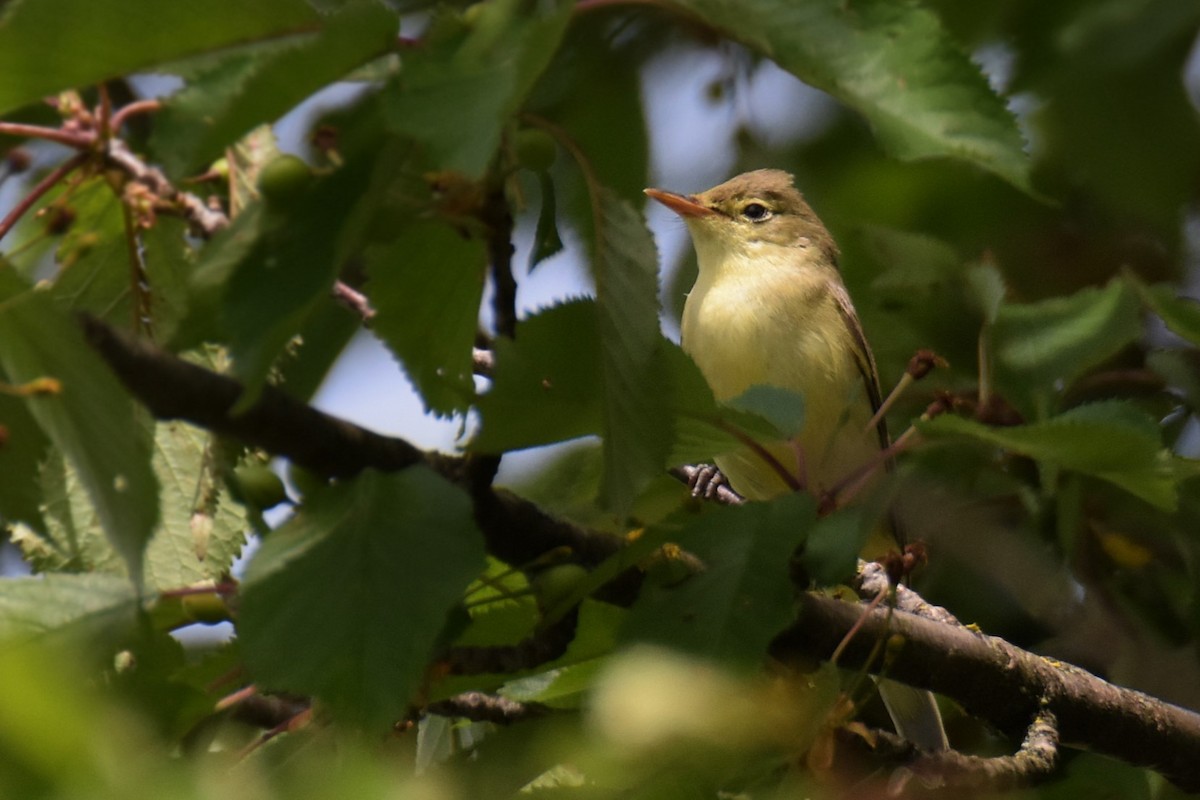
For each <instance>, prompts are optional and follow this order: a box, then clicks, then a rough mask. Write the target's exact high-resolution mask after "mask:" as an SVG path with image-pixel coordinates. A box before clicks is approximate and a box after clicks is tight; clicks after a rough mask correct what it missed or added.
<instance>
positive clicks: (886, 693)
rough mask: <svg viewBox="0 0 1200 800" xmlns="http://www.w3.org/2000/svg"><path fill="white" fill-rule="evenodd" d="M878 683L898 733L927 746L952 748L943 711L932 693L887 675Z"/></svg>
mask: <svg viewBox="0 0 1200 800" xmlns="http://www.w3.org/2000/svg"><path fill="white" fill-rule="evenodd" d="M876 683H877V685H878V686H879V696H880V697H882V698H883V704H884V706H886V707H887V710H888V714H889V715H890V716H891V718H892V724H893V725H895V726H896V733H898V734H900V735H901V736H902V737H904V738H905V739H907V740H908V741H910V742H912V743H913V744H915V745H917V746H918V747H920V748H922V749H924V750H929V751H934V752H936V751H939V750H948V749H950V742H949V741H947V739H946V729H945V728H944V727H943V726H942V715H941V712H939V711H938V707H937V701H936V700H934V699H933V694H932V693H930V692H927V691H925V690H924V689H914V688H913V687H911V686H906V685H905V684H903V683H896V682H895V681H890V680H888V679H887V678H880V679H879V680H878V681H876Z"/></svg>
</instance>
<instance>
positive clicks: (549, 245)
mask: <svg viewBox="0 0 1200 800" xmlns="http://www.w3.org/2000/svg"><path fill="white" fill-rule="evenodd" d="M538 181H539V183H540V184H541V187H542V207H541V210H540V211H538V219H537V229H536V230H535V231H534V233H533V247H532V248H531V249H530V250H529V271H530V272H533V268H534V267H536V266H537V265H538V264H540V263H542V262H543V261H545V260H546V259H547V258H550V256H553V255H555V254H557V253H559V252H561V251H562V249H563V242H562V237H560V236H559V235H558V210H557V207H556V206H557V199H556V197H555V193H554V178H553V177H551V175H550V173H549V172H542V173H540V174H539V175H538Z"/></svg>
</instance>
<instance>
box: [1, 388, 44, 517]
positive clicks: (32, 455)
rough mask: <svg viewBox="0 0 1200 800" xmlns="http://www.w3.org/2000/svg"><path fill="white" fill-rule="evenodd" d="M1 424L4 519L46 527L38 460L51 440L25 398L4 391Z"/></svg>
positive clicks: (2, 504) (42, 456) (41, 457)
mask: <svg viewBox="0 0 1200 800" xmlns="http://www.w3.org/2000/svg"><path fill="white" fill-rule="evenodd" d="M0 428H3V431H2V435H3V440H4V443H3V445H2V446H0V475H3V476H4V479H3V480H0V519H2V520H3V522H4V523H7V524H11V523H14V522H23V523H25V524H26V525H29V526H30V527H31V528H33V529H35V530H44V529H45V523H44V522H43V520H42V511H41V509H40V508H39V505H40V503H41V499H42V493H41V489H40V487H39V486H38V464H40V463H41V461H42V459H43V458H44V457H45V455H46V451H47V448H48V447H49V446H50V440H49V439H47V438H46V434H44V433H42V429H41V428H40V427H38V424H37V421H36V420H34V418H33V415H32V414H30V413H29V409H28V408H26V405H25V402H24V401H22V400H20V399H19V398H16V397H9V396H7V395H0Z"/></svg>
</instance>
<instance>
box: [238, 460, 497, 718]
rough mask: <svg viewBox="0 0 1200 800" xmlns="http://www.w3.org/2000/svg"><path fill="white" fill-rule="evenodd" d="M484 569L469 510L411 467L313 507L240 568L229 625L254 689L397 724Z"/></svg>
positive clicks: (330, 493)
mask: <svg viewBox="0 0 1200 800" xmlns="http://www.w3.org/2000/svg"><path fill="white" fill-rule="evenodd" d="M483 566H484V554H483V543H482V540H481V538H480V535H479V532H478V531H477V530H476V528H475V524H474V522H473V521H472V516H471V504H470V501H469V500H468V498H467V497H466V495H465V494H463V493H462V492H461V491H460V490H459V489H457V488H455V487H453V486H451V485H450V484H449V483H447V482H446V481H444V480H443V479H442V478H440V477H438V476H437V475H435V474H434V473H432V472H430V471H429V470H426V469H424V468H421V467H414V468H412V469H408V470H405V471H404V472H400V473H396V474H389V475H384V474H380V473H376V472H370V471H368V472H365V473H363V474H362V475H361V476H359V477H358V478H357V479H356V480H354V481H353V482H350V483H345V484H340V485H335V486H333V487H331V488H329V489H327V490H326V491H323V492H321V493H319V494H317V495H316V496H315V497H313V498H312V499H311V500H310V501H308V502H307V503H306V506H305V508H304V510H303V511H302V513H300V514H299V515H297V516H296V517H294V518H293V519H292V520H291V521H289V522H288V523H286V524H284V525H283V526H282V527H280V528H279V529H277V530H275V531H274V532H273V533H272V534H271V535H270V536H269V537H267V538H266V540H265V541H264V542H263V546H262V548H261V549H260V550H259V551H258V552H257V553H256V554H255V555H254V558H253V559H252V560H251V562H250V564H249V566H248V567H247V569H246V578H245V581H244V583H243V596H242V607H241V616H240V624H239V626H238V632H239V640H240V641H241V644H242V648H243V652H244V653H245V656H246V662H247V664H248V665H249V667H250V669H251V670H252V671H253V673H254V678H255V680H256V681H257V682H258V683H259V684H260V685H262V686H264V687H269V688H274V689H287V690H290V691H295V692H301V693H304V694H314V695H316V696H317V697H319V698H321V699H322V700H324V701H325V702H327V703H328V704H329V706H330V707H331V709H332V710H333V711H334V713H335V714H336V715H338V716H340V717H342V718H344V719H346V720H349V721H351V722H353V723H355V724H357V725H360V726H362V727H364V728H367V729H382V728H384V727H386V726H387V725H388V724H389V723H391V722H393V721H395V720H398V719H400V718H401V717H402V716H403V715H404V711H405V709H406V708H407V706H408V703H409V701H410V700H411V697H412V694H413V692H414V691H416V689H417V687H418V686H419V684H420V681H421V677H422V675H423V673H424V670H425V667H426V664H427V663H428V662H429V660H430V658H431V657H432V655H433V652H432V650H433V648H434V645H435V643H436V642H437V640H438V636H439V634H440V632H441V631H442V628H443V626H444V625H445V624H446V620H447V615H448V612H449V611H450V610H451V608H452V607H454V605H455V604H456V603H458V602H460V601H461V600H462V596H463V590H464V589H465V588H466V586H467V584H468V583H469V582H470V580H471V579H472V578H473V577H474V576H475V575H477V574H478V573H479V572H480V571H481V570H482V569H483Z"/></svg>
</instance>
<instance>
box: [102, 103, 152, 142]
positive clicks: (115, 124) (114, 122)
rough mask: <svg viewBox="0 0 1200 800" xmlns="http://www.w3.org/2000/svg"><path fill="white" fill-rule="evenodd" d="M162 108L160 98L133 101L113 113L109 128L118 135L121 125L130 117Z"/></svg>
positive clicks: (113, 133) (114, 134)
mask: <svg viewBox="0 0 1200 800" xmlns="http://www.w3.org/2000/svg"><path fill="white" fill-rule="evenodd" d="M161 108H162V103H160V102H159V101H158V100H138V101H136V102H133V103H129V104H127V105H123V106H121V107H120V108H119V109H117V112H116V113H115V114H113V116H112V119H111V120H110V121H109V123H108V129H109V130H110V131H111V132H112V135H113V136H116V135H117V133H119V132H120V130H121V126H122V125H124V124H125V122H126V121H127V120H128V119H129V118H130V117H135V116H137V115H139V114H149V113H152V112H154V111H158V110H159V109H161Z"/></svg>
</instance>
